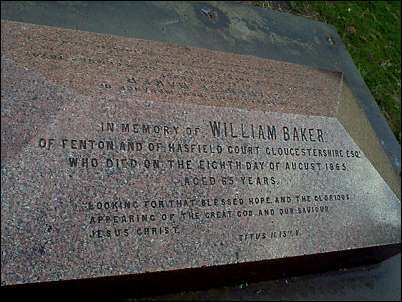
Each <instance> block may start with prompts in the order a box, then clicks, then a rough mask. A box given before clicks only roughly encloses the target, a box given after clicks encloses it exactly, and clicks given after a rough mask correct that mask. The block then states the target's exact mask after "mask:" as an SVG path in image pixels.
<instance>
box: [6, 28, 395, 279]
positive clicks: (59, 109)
mask: <svg viewBox="0 0 402 302" xmlns="http://www.w3.org/2000/svg"><path fill="white" fill-rule="evenodd" d="M1 47H2V78H1V81H2V100H1V102H2V120H1V123H2V130H1V131H2V134H1V139H2V176H1V187H2V188H1V192H2V197H1V206H2V222H1V238H2V239H1V240H2V241H1V244H2V258H1V264H2V268H1V274H2V283H3V284H19V283H33V282H43V281H56V280H69V279H80V278H91V277H100V276H115V275H126V274H138V273H144V272H157V271H168V270H178V269H184V268H193V267H194V268H195V267H204V266H214V265H222V264H230V263H243V262H251V261H261V260H267V259H278V258H285V257H292V256H300V255H309V254H317V253H324V252H331V251H342V250H349V249H357V248H365V247H372V246H381V245H391V244H398V243H400V202H399V200H398V197H397V196H396V195H395V194H394V193H393V191H392V190H391V189H390V188H389V186H388V184H387V183H386V182H385V181H384V180H383V179H382V177H381V176H380V175H379V174H378V172H377V170H376V169H375V168H374V167H373V166H372V164H371V163H370V161H369V160H368V159H367V158H366V156H365V154H364V153H363V152H362V150H360V148H359V146H358V145H356V144H355V142H354V141H353V140H352V139H351V137H350V136H349V134H348V132H347V131H346V130H345V129H344V128H343V126H342V124H341V123H339V121H338V120H337V118H336V113H337V107H338V103H339V101H338V99H339V95H340V91H341V75H340V74H338V73H333V72H328V71H320V70H314V69H311V68H308V67H304V66H300V65H294V64H289V63H284V62H276V61H271V60H264V59H258V58H253V57H249V56H240V55H231V54H226V53H221V52H214V51H208V50H202V49H190V48H183V47H177V46H173V45H166V44H162V43H158V42H150V41H142V40H134V39H125V38H117V37H110V36H103V35H95V34H89V33H83V32H78V31H71V30H63V29H55V28H49V27H43V26H33V25H28V24H21V23H15V22H3V21H2V46H1ZM129 87H131V88H129ZM256 109H258V110H256ZM112 149H113V150H112ZM75 164H76V166H75Z"/></svg>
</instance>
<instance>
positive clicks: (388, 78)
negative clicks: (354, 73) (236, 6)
mask: <svg viewBox="0 0 402 302" xmlns="http://www.w3.org/2000/svg"><path fill="white" fill-rule="evenodd" d="M278 3H279V4H278ZM255 4H256V5H258V6H260V7H265V8H271V9H279V10H282V11H287V12H290V13H293V14H297V15H302V16H305V17H308V18H313V19H315V20H318V21H321V22H325V23H328V24H331V25H333V26H335V28H336V29H337V31H338V33H339V35H340V36H341V38H342V40H343V42H344V43H345V45H346V48H347V49H348V51H349V53H350V55H351V56H352V58H353V61H354V63H355V65H356V66H357V68H358V69H359V72H360V74H361V75H362V77H363V79H364V81H365V82H366V84H367V86H368V87H369V89H370V91H371V93H372V95H373V96H374V98H375V100H376V101H377V103H378V105H379V107H380V108H381V110H382V112H383V114H384V116H385V118H386V119H387V121H388V123H389V125H390V127H391V129H392V131H393V132H394V134H395V136H396V137H397V139H398V141H399V142H400V140H401V125H400V123H401V36H400V35H401V2H400V1H288V2H286V5H284V4H280V2H277V1H257V2H256V3H255Z"/></svg>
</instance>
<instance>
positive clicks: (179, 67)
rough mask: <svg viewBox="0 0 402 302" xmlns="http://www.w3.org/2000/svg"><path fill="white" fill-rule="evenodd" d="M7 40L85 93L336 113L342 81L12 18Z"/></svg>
mask: <svg viewBox="0 0 402 302" xmlns="http://www.w3.org/2000/svg"><path fill="white" fill-rule="evenodd" d="M2 41H4V42H5V43H2V46H1V51H2V55H5V56H6V57H10V58H13V59H14V61H15V62H17V63H18V64H19V65H20V66H23V67H25V68H28V69H33V70H35V71H37V72H40V73H41V74H43V75H44V76H45V77H46V78H47V79H49V80H50V81H51V82H53V83H55V84H57V85H64V86H65V87H69V88H73V89H74V90H76V91H77V92H79V93H81V94H85V95H93V96H95V95H98V96H100V95H105V94H111V95H115V96H119V97H123V98H124V97H127V98H130V97H133V96H137V97H141V98H143V99H145V100H158V101H169V102H172V101H173V102H184V103H195V104H201V105H213V106H226V107H233V106H235V107H239V108H248V109H258V110H266V111H276V112H290V113H305V114H311V115H326V116H327V115H329V116H333V115H334V114H335V113H336V109H337V105H338V96H339V93H340V89H341V74H340V73H336V72H331V71H324V70H317V69H313V68H310V67H307V66H302V65H296V64H290V63H287V62H279V61H274V60H269V59H261V58H257V57H252V56H245V55H236V54H230V53H225V52H220V51H212V50H207V49H197V48H189V47H180V46H175V45H172V44H167V43H161V42H155V41H146V40H139V39H131V38H123V37H113V36H106V35H100V34H95V33H87V32H79V31H73V30H68V29H60V28H52V27H46V26H38V25H30V24H22V23H18V22H10V21H2ZM6 41H7V42H6ZM21 45H23V46H24V47H21ZM89 45H90V47H88V46H89Z"/></svg>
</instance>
